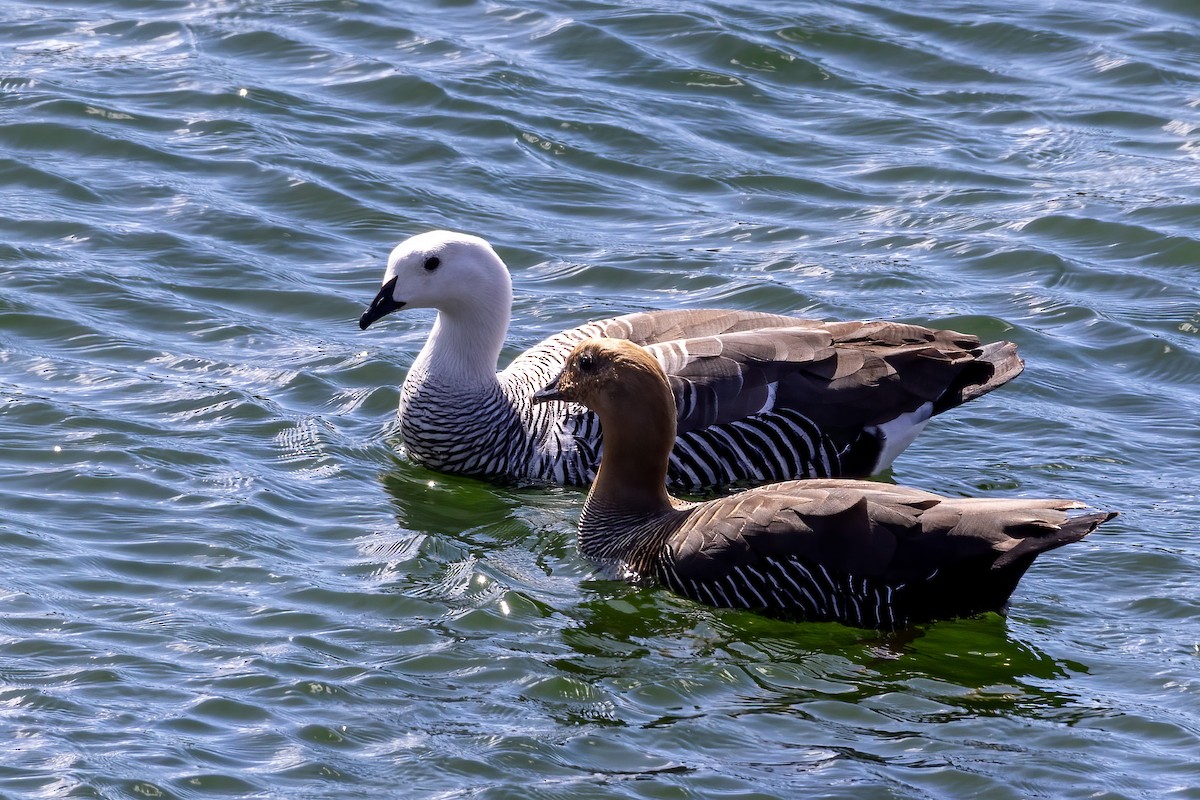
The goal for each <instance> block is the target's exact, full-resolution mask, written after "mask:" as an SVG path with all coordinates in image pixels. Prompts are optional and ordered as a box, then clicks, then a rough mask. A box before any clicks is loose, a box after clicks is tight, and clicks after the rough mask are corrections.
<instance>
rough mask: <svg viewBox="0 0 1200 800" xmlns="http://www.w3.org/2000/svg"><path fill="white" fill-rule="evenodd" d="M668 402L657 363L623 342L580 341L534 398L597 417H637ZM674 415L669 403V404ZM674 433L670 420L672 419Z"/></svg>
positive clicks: (668, 390) (642, 350) (667, 388)
mask: <svg viewBox="0 0 1200 800" xmlns="http://www.w3.org/2000/svg"><path fill="white" fill-rule="evenodd" d="M664 395H665V396H666V397H668V398H672V395H671V387H670V384H668V383H667V376H666V375H665V374H664V373H663V371H662V367H660V366H659V364H658V360H657V359H656V358H655V357H654V356H652V355H650V353H649V352H647V351H646V349H645V348H643V347H639V346H638V345H636V344H634V343H633V342H631V341H629V340H628V339H585V340H584V341H582V342H580V343H579V344H577V345H575V349H573V350H572V351H571V354H570V355H568V356H567V360H566V362H565V363H564V364H563V368H562V372H560V373H559V375H558V377H557V378H555V379H554V380H552V381H551V382H550V383H549V385H547V386H546V388H544V389H542V390H541V391H540V392H538V393H537V394H535V395H534V396H533V399H534V402H546V401H549V400H569V401H571V402H574V403H579V404H581V405H584V406H587V407H588V408H590V409H591V410H593V411H595V412H596V413H597V414H599V415H600V418H601V420H603V419H604V418H605V417H606V416H609V415H610V414H619V415H626V414H629V413H637V412H638V410H639V409H646V408H647V407H648V406H659V405H661V399H662V397H663V396H664ZM671 408H672V411H673V410H674V400H673V398H672V402H671ZM670 427H671V431H672V433H673V432H674V429H675V424H674V420H673V419H672V420H671V426H670Z"/></svg>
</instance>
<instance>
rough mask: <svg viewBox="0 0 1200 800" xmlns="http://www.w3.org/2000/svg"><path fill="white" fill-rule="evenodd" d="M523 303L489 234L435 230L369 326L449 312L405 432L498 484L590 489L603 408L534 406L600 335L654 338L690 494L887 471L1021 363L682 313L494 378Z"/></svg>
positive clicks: (438, 459)
mask: <svg viewBox="0 0 1200 800" xmlns="http://www.w3.org/2000/svg"><path fill="white" fill-rule="evenodd" d="M511 306H512V281H511V279H510V277H509V272H508V269H507V267H505V265H504V262H503V261H501V260H500V258H499V256H497V255H496V253H495V251H494V250H493V249H492V247H491V246H490V245H489V244H488V243H487V242H486V241H484V240H483V239H480V238H477V237H474V236H467V235H463V234H459V233H450V232H447V231H434V232H430V233H424V234H420V235H418V236H414V237H412V238H411V239H408V240H407V241H405V242H402V243H401V244H399V245H398V246H397V247H396V248H395V249H394V250H393V251H392V253H391V256H390V257H389V259H388V264H387V271H386V273H385V275H384V280H383V287H382V289H380V291H379V294H378V296H376V298H375V300H374V302H372V303H371V306H370V308H369V309H368V310H367V311H366V312H365V313H364V314H363V315H362V318H361V319H360V320H359V325H360V327H362V328H364V329H365V328H366V327H367V326H369V325H370V324H371V323H372V322H374V321H376V320H378V319H379V318H380V317H382V316H384V315H385V314H388V313H390V312H393V311H396V310H397V309H401V308H435V309H437V312H438V314H437V319H436V321H435V322H434V325H433V329H432V331H431V332H430V334H429V339H428V340H427V341H426V343H425V346H424V348H423V349H422V350H421V352H420V354H419V355H418V356H417V358H416V360H415V362H414V363H413V365H412V368H411V369H410V370H409V372H408V376H407V378H406V379H405V381H404V385H403V387H402V388H401V392H400V409H399V418H400V435H401V437H402V439H403V441H404V445H405V448H406V450H407V452H408V455H409V457H410V458H412V459H413V460H415V461H418V462H420V463H422V464H424V465H426V466H428V467H431V468H433V469H438V470H442V471H446V472H458V473H464V474H468V475H475V476H478V477H483V478H489V479H508V480H517V481H546V482H552V483H560V484H575V485H586V484H587V483H588V482H589V481H590V480H591V479H592V478H593V476H594V475H595V472H596V467H597V464H598V463H599V459H600V430H599V426H598V424H597V422H596V418H595V415H594V414H592V413H591V412H589V411H587V410H586V409H585V408H583V407H581V406H579V405H577V404H574V403H553V404H549V405H535V404H533V403H532V402H531V398H532V395H533V393H534V392H535V391H536V390H537V389H539V388H541V387H542V386H544V385H545V384H546V382H547V381H549V380H550V379H551V378H553V377H554V376H555V375H557V374H558V372H559V370H560V369H561V368H562V365H563V362H564V360H565V359H566V357H567V354H568V353H569V352H570V351H571V348H572V347H573V346H574V345H575V344H576V343H577V342H580V341H582V340H584V339H588V338H593V337H608V338H613V339H628V340H630V341H632V342H635V343H637V344H639V345H644V346H646V347H647V348H648V349H649V351H650V352H651V353H652V354H653V356H654V358H655V359H656V360H657V361H658V363H659V364H660V366H661V367H662V368H663V369H664V370H665V371H666V373H667V375H668V380H669V382H670V386H671V390H672V393H673V395H674V398H675V405H676V414H677V419H678V439H677V441H676V443H675V447H674V449H673V450H672V451H671V455H670V458H669V461H668V465H667V480H668V483H669V484H670V486H671V487H672V488H673V489H677V490H682V491H696V490H699V489H707V488H712V487H719V486H722V485H725V484H729V483H733V482H750V483H763V482H767V481H779V480H785V479H788V478H804V477H835V476H856V477H866V476H869V475H872V474H875V473H877V472H879V471H881V470H883V469H885V468H887V467H888V466H889V465H890V464H891V462H892V460H893V459H894V458H895V457H896V456H897V455H898V454H899V453H900V452H901V451H902V450H903V449H904V448H905V447H907V446H908V445H909V444H910V443H911V442H912V440H913V439H914V438H915V437H916V436H917V434H918V433H920V431H921V429H922V428H923V427H924V426H925V424H926V423H927V422H928V420H929V419H930V417H932V416H934V415H935V414H939V413H941V412H943V411H946V410H947V409H950V408H954V407H955V406H958V405H960V404H962V403H965V402H967V401H968V400H972V399H974V398H976V397H979V396H980V395H983V394H985V393H987V392H989V391H991V390H992V389H994V388H996V387H997V386H1000V385H1002V384H1004V383H1006V382H1007V381H1009V380H1011V379H1012V378H1013V377H1015V376H1016V375H1017V374H1019V373H1020V371H1021V369H1022V367H1023V364H1022V362H1021V359H1020V358H1019V357H1018V356H1017V353H1016V347H1015V346H1014V345H1013V344H1011V343H1009V342H995V343H991V344H981V343H980V341H979V339H977V338H976V337H974V336H969V335H965V334H960V333H955V332H953V331H946V330H931V329H929V328H923V327H920V326H918V325H906V324H901V323H892V322H834V323H826V322H819V321H815V320H807V319H796V318H792V317H786V316H777V315H773V314H762V313H757V312H750V311H719V310H676V311H650V312H646V313H636V314H627V315H625V316H621V317H615V318H612V319H605V320H600V321H598V322H591V323H588V324H586V325H582V326H580V327H578V328H573V329H571V330H567V331H563V332H562V333H559V334H556V335H554V336H551V337H550V338H548V339H546V340H545V341H543V342H541V343H540V344H538V345H536V346H534V347H533V348H531V349H529V350H527V351H526V352H525V353H523V354H522V355H520V356H518V357H517V358H516V359H515V360H514V361H513V362H512V364H511V365H510V366H509V367H508V368H507V369H505V370H504V371H503V372H501V373H499V374H497V373H496V366H497V361H498V359H499V356H500V350H501V347H502V346H503V344H504V337H505V333H506V331H507V329H508V322H509V316H510V313H511Z"/></svg>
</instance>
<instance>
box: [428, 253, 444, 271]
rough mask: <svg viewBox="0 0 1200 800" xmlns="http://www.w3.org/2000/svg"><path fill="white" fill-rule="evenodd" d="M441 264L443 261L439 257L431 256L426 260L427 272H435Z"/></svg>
mask: <svg viewBox="0 0 1200 800" xmlns="http://www.w3.org/2000/svg"><path fill="white" fill-rule="evenodd" d="M441 263H442V260H441V259H440V258H438V257H437V256H430V257H429V258H427V259H425V271H426V272H433V271H434V270H435V269H437V268H438V267H439V266H440V265H441Z"/></svg>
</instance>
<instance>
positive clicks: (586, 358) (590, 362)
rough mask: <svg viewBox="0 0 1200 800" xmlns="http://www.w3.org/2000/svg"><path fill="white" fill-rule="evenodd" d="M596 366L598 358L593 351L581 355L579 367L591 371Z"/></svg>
mask: <svg viewBox="0 0 1200 800" xmlns="http://www.w3.org/2000/svg"><path fill="white" fill-rule="evenodd" d="M595 366H596V359H595V358H593V357H592V355H591V353H584V354H583V355H581V356H580V357H579V368H580V369H581V370H583V371H584V372H591V371H592V369H593V368H595Z"/></svg>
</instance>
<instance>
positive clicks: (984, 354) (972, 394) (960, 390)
mask: <svg viewBox="0 0 1200 800" xmlns="http://www.w3.org/2000/svg"><path fill="white" fill-rule="evenodd" d="M976 352H977V354H978V355H977V357H976V359H975V361H974V362H972V363H971V364H970V366H969V367H968V368H967V369H964V370H963V371H962V372H961V373H959V375H958V377H957V378H956V379H955V381H954V383H953V384H951V385H950V387H949V388H948V389H947V390H946V392H945V393H944V394H943V395H942V396H941V397H939V398H938V400H937V402H936V403H935V404H934V407H933V413H934V414H940V413H942V412H943V411H946V410H948V409H951V408H954V407H955V406H960V405H962V404H963V403H966V402H968V401H970V400H974V399H975V398H976V397H982V396H983V395H985V394H987V393H988V392H990V391H992V390H993V389H996V388H998V387H1000V386H1003V385H1004V384H1006V383H1008V382H1009V381H1011V380H1012V379H1013V378H1015V377H1017V376H1018V375H1020V374H1021V371H1022V370H1024V369H1025V361H1024V360H1022V358H1021V356H1019V355H1018V354H1017V346H1016V345H1015V344H1013V343H1012V342H991V343H990V344H985V345H981V346H980V347H979V348H978V350H977V351H976Z"/></svg>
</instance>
